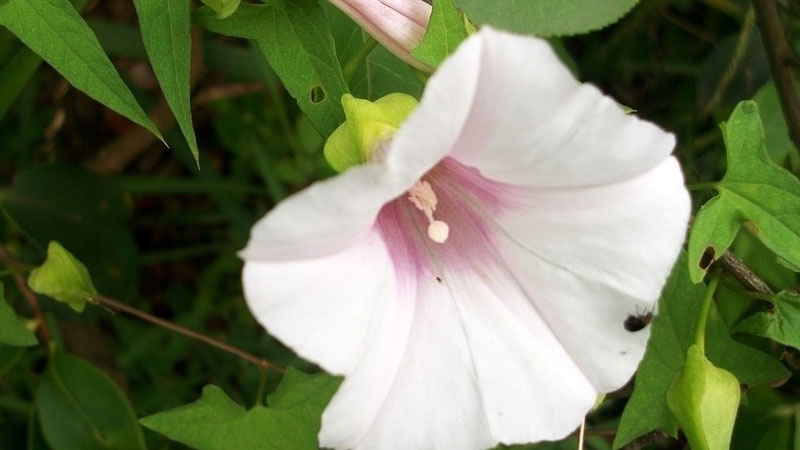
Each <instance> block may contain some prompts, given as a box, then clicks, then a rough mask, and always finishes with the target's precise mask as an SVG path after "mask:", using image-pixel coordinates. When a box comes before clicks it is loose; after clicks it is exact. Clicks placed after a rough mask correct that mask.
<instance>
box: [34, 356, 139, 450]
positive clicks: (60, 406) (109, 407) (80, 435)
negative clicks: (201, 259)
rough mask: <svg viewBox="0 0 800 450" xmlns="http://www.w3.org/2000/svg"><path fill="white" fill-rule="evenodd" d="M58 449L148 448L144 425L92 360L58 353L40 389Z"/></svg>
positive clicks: (48, 432) (42, 411)
mask: <svg viewBox="0 0 800 450" xmlns="http://www.w3.org/2000/svg"><path fill="white" fill-rule="evenodd" d="M36 400H37V408H36V410H37V411H38V413H39V422H40V423H41V425H42V432H43V434H44V437H45V440H47V443H48V444H50V446H51V447H52V448H53V450H75V449H81V450H145V444H144V437H143V435H142V429H141V428H140V427H139V424H138V423H137V422H136V415H135V414H134V413H133V409H132V408H131V406H130V404H129V403H128V401H127V399H126V398H125V396H124V395H123V394H122V392H121V391H120V390H119V388H118V387H117V386H116V385H115V384H114V382H113V381H111V379H110V378H108V376H107V375H106V374H105V373H103V372H101V371H100V370H98V369H97V368H95V367H94V366H92V365H91V364H89V363H87V362H86V361H84V360H82V359H80V358H77V357H75V356H71V355H69V354H67V353H63V352H60V351H57V352H56V353H55V354H53V357H52V358H51V359H50V365H48V367H47V370H46V371H45V373H44V376H43V377H42V380H41V383H40V384H39V388H38V391H37V393H36Z"/></svg>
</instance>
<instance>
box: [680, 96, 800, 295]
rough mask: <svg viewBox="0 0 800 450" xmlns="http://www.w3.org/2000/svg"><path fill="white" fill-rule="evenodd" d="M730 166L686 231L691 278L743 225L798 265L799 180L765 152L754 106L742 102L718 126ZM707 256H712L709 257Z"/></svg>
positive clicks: (725, 247)
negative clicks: (726, 120)
mask: <svg viewBox="0 0 800 450" xmlns="http://www.w3.org/2000/svg"><path fill="white" fill-rule="evenodd" d="M722 129H723V137H724V138H725V146H726V148H727V152H728V170H727V172H726V173H725V176H724V177H723V178H722V180H721V181H720V182H719V183H717V184H716V190H717V191H718V192H719V195H718V196H716V197H714V198H712V199H711V200H710V201H709V202H708V203H706V204H705V205H703V207H702V208H700V211H699V212H698V214H697V217H696V218H695V220H694V224H693V225H692V230H691V233H690V235H689V267H690V269H689V270H690V274H691V277H692V281H694V282H695V283H698V282H700V281H701V280H702V279H703V276H704V275H705V273H706V270H707V269H708V266H709V265H710V262H711V259H716V258H719V257H720V256H722V254H723V253H725V251H726V250H728V248H729V247H730V245H731V243H733V239H734V238H735V237H736V234H737V233H738V231H739V229H740V228H741V227H742V226H744V227H745V228H746V229H747V230H748V231H749V232H750V233H752V234H753V235H755V236H756V237H758V239H759V240H760V241H761V242H762V243H763V244H764V245H765V246H766V247H767V248H769V249H770V250H771V251H772V252H774V253H775V254H776V255H778V257H780V258H782V259H783V260H784V261H785V263H786V265H787V267H800V181H798V179H797V178H795V176H794V175H792V174H791V173H789V172H787V171H786V170H784V169H783V168H781V167H779V166H778V165H776V164H775V163H774V162H773V161H772V160H771V159H770V158H769V156H768V155H767V150H766V147H765V145H764V131H763V128H762V125H761V119H760V117H759V114H758V106H757V105H756V104H755V103H754V102H752V101H744V102H741V103H739V105H738V106H737V107H736V109H734V111H733V113H732V114H731V117H730V119H728V122H727V123H726V124H724V125H723V126H722ZM709 257H711V258H709Z"/></svg>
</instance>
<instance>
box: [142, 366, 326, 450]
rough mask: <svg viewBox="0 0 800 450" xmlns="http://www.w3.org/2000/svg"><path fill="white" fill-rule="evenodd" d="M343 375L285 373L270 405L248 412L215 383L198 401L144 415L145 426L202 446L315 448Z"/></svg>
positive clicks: (208, 449) (216, 449) (225, 449)
mask: <svg viewBox="0 0 800 450" xmlns="http://www.w3.org/2000/svg"><path fill="white" fill-rule="evenodd" d="M339 382H340V379H338V378H335V377H331V376H329V375H325V374H319V375H306V374H304V373H302V372H299V371H297V370H295V369H292V368H289V370H287V371H286V375H285V376H284V378H283V380H282V381H281V384H280V385H279V386H278V389H277V390H276V391H275V392H273V393H272V394H271V395H270V396H269V408H265V407H263V406H256V407H254V408H253V409H250V410H245V409H244V408H242V407H241V406H239V405H238V404H236V403H235V402H233V401H232V400H231V399H230V398H228V396H227V395H225V393H224V392H222V390H221V389H220V388H218V387H216V386H206V387H205V388H204V389H203V396H202V397H201V398H200V400H198V401H196V402H194V403H192V404H189V405H185V406H181V407H178V408H175V409H173V410H170V411H164V412H160V413H158V414H154V415H152V416H148V417H145V418H143V419H141V423H142V425H144V426H145V427H147V428H150V429H152V430H155V431H157V432H159V433H161V434H163V435H165V436H167V437H168V438H170V439H172V440H175V441H178V442H181V443H183V444H186V445H189V446H191V447H193V448H197V449H200V450H233V449H236V450H251V449H252V450H265V449H275V450H283V449H292V450H304V449H308V450H317V448H318V445H317V433H318V432H319V427H320V416H321V415H322V411H323V410H324V409H325V406H326V405H327V404H328V401H330V399H331V397H332V396H333V393H334V392H335V391H336V389H337V388H338V387H339Z"/></svg>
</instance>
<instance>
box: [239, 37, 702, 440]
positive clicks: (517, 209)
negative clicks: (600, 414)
mask: <svg viewBox="0 0 800 450" xmlns="http://www.w3.org/2000/svg"><path fill="white" fill-rule="evenodd" d="M378 142H380V145H378V146H377V147H378V148H377V149H373V151H372V153H371V156H370V157H369V158H368V161H367V162H366V164H363V165H357V166H354V167H351V168H349V169H348V170H346V171H344V172H343V173H341V174H339V175H338V176H335V177H333V178H331V179H328V180H325V181H322V182H318V183H316V184H314V185H313V186H311V187H310V188H308V189H306V190H304V191H302V192H300V193H298V194H296V195H294V196H293V197H291V198H289V199H287V200H286V201H284V202H283V203H281V204H280V205H278V206H277V207H276V208H275V209H274V210H273V211H272V212H270V213H269V214H267V216H266V217H264V218H263V219H262V220H261V221H260V222H259V223H258V224H256V225H255V227H254V228H253V230H252V236H251V240H250V243H249V244H248V246H247V248H246V249H245V250H244V251H243V253H242V255H243V258H244V259H245V260H246V262H245V267H244V274H243V279H244V289H245V295H246V297H247V301H248V303H249V306H250V308H251V309H252V311H253V313H254V315H255V317H256V318H257V319H258V320H259V321H260V322H261V324H263V325H264V326H265V327H266V328H267V330H268V331H269V332H270V333H271V334H272V335H274V336H276V337H277V338H278V339H280V340H281V341H283V342H284V343H286V344H287V345H288V346H289V347H291V348H292V349H294V350H295V351H296V352H297V353H298V354H300V355H302V356H303V357H305V358H307V359H308V360H310V361H313V362H315V363H317V364H319V365H320V366H321V367H322V368H324V369H325V370H327V371H329V372H331V373H335V374H341V375H344V376H345V380H344V382H343V383H342V385H341V387H340V388H339V390H338V392H337V393H336V395H335V396H334V397H333V400H332V401H331V403H330V404H329V405H328V407H327V409H326V410H325V413H324V414H323V417H322V429H321V431H320V434H319V441H320V445H321V446H323V447H331V448H335V449H348V448H352V449H359V450H360V449H364V450H395V449H396V450H429V449H442V450H462V449H463V450H479V449H484V448H488V447H492V446H494V445H495V444H496V443H498V442H504V443H522V442H534V441H541V440H551V439H559V438H562V437H564V436H566V435H567V434H569V433H570V432H572V431H573V430H574V429H575V428H576V427H577V426H578V425H579V424H580V422H581V420H582V418H583V416H584V415H585V414H586V413H587V411H588V410H589V409H590V407H591V406H592V405H593V403H594V402H595V398H596V396H597V394H598V393H602V392H608V391H612V390H615V389H617V388H619V387H621V386H622V385H624V384H625V383H626V382H627V381H628V379H629V378H630V377H631V375H632V374H633V372H634V371H635V369H636V366H637V364H638V363H639V360H640V359H641V358H642V354H643V352H644V348H645V342H646V340H647V338H648V334H649V331H648V329H644V330H641V331H637V332H630V331H627V330H626V329H625V327H624V326H623V323H624V322H625V319H626V318H627V317H628V316H629V315H633V314H637V313H642V312H645V311H650V310H652V309H653V308H654V304H655V302H656V299H657V298H658V296H659V293H660V291H661V288H662V286H663V285H664V282H665V279H666V277H667V275H668V273H669V271H670V268H671V266H672V264H673V263H674V261H675V259H676V257H677V255H678V251H679V249H680V247H681V244H682V242H683V239H684V232H685V230H686V226H687V220H688V217H689V209H690V203H689V196H688V193H687V192H686V189H685V188H684V186H683V176H682V174H681V170H680V167H679V165H678V162H677V161H676V160H675V158H673V157H671V156H670V153H671V152H672V148H673V146H674V137H673V136H672V135H671V134H669V133H666V132H664V131H662V130H661V129H659V128H658V127H656V126H654V125H653V124H651V123H648V122H645V121H642V120H640V119H638V118H636V117H635V116H633V115H629V114H626V113H625V112H623V110H622V109H621V108H620V107H619V106H618V105H617V104H616V103H615V102H614V101H613V100H612V99H610V98H608V97H606V96H604V95H602V94H601V93H600V92H599V91H598V89H597V88H595V87H594V86H591V85H588V84H580V83H578V82H577V81H575V79H574V78H573V77H572V75H571V74H570V73H569V71H568V70H567V69H566V68H565V67H564V66H563V65H562V64H561V62H560V61H559V60H558V58H557V57H556V56H555V55H554V53H553V52H552V50H551V49H550V47H549V46H548V44H547V43H546V42H545V41H542V40H539V39H535V38H529V37H520V36H514V35H511V34H506V33H503V32H499V31H496V30H493V29H490V28H486V27H485V28H483V29H482V30H481V31H480V32H479V33H477V34H475V35H473V36H471V37H470V38H469V39H467V40H466V41H465V42H464V43H463V44H462V45H461V46H460V47H459V48H458V50H457V51H456V52H455V54H454V55H452V56H451V57H450V58H448V59H447V60H446V61H445V62H444V63H443V64H442V65H441V67H440V68H439V70H438V71H437V72H436V73H435V74H434V75H433V76H432V77H431V79H430V81H429V83H428V85H427V87H426V89H425V93H424V95H423V96H422V100H421V101H420V103H419V105H418V106H417V107H416V109H415V110H414V111H413V112H412V113H411V115H410V116H409V117H408V119H407V120H406V121H405V122H404V123H403V124H402V126H400V128H399V129H398V130H397V131H396V132H395V133H394V134H393V135H391V136H388V135H386V136H384V138H383V140H379V141H378Z"/></svg>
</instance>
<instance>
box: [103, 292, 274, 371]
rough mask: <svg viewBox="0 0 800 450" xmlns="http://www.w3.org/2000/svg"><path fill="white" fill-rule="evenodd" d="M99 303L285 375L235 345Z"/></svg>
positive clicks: (110, 302)
mask: <svg viewBox="0 0 800 450" xmlns="http://www.w3.org/2000/svg"><path fill="white" fill-rule="evenodd" d="M95 299H96V300H97V302H98V303H99V304H101V305H103V306H105V307H107V308H109V309H112V310H114V311H122V312H124V313H126V314H130V315H131V316H134V317H136V318H139V319H141V320H144V321H145V322H150V323H152V324H154V325H158V326H160V327H162V328H165V329H167V330H170V331H174V332H175V333H178V334H182V335H184V336H186V337H189V338H192V339H195V340H198V341H201V342H204V343H206V344H208V345H211V346H212V347H216V348H218V349H220V350H223V351H225V352H228V353H230V354H232V355H235V356H238V357H239V358H241V359H244V360H246V361H249V362H251V363H253V364H255V365H256V366H258V367H259V368H260V369H262V370H273V371H275V372H279V373H284V370H283V367H280V366H278V365H275V364H273V363H271V362H269V361H267V360H266V359H264V358H259V357H258V356H255V355H253V354H252V353H248V352H246V351H244V350H242V349H240V348H238V347H234V346H233V345H230V344H227V343H225V342H222V341H220V340H217V339H214V338H212V337H210V336H206V335H204V334H201V333H198V332H196V331H194V330H190V329H188V328H186V327H183V326H181V325H178V324H176V323H174V322H170V321H169V320H165V319H162V318H160V317H156V316H154V315H152V314H149V313H146V312H144V311H142V310H140V309H137V308H134V307H133V306H130V305H126V304H125V303H121V302H118V301H116V300H114V299H111V298H108V297H105V296H102V295H99V296H97V297H95Z"/></svg>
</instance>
